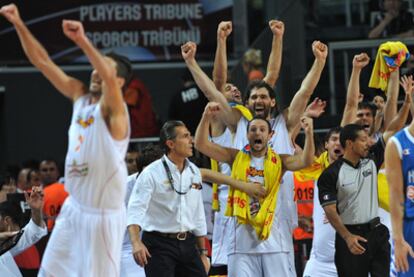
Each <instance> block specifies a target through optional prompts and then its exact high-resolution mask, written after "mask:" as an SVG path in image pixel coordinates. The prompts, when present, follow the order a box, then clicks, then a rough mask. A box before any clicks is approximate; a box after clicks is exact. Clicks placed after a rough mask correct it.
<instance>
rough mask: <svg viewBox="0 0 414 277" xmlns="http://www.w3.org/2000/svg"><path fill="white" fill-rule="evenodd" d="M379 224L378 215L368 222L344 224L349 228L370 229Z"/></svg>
mask: <svg viewBox="0 0 414 277" xmlns="http://www.w3.org/2000/svg"><path fill="white" fill-rule="evenodd" d="M380 225H381V221H380V218H379V217H374V218H373V219H371V220H370V221H369V222H368V223H363V224H347V225H345V226H346V227H347V228H348V229H349V230H361V231H371V230H374V229H375V228H377V227H378V226H380Z"/></svg>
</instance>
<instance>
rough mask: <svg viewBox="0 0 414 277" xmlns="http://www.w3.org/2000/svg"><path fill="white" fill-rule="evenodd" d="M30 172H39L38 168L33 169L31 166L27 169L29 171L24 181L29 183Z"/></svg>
mask: <svg viewBox="0 0 414 277" xmlns="http://www.w3.org/2000/svg"><path fill="white" fill-rule="evenodd" d="M32 173H37V174H39V173H40V172H39V170H38V169H33V168H31V169H30V170H29V172H28V173H27V177H26V182H27V183H28V184H29V183H30V181H31V180H32V176H31V175H32Z"/></svg>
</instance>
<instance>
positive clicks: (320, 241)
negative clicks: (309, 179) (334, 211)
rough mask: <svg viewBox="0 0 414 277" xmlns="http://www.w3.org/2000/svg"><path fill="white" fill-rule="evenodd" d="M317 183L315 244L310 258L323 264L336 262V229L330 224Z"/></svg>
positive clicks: (314, 223)
mask: <svg viewBox="0 0 414 277" xmlns="http://www.w3.org/2000/svg"><path fill="white" fill-rule="evenodd" d="M316 182H317V181H315V188H314V189H315V190H314V195H316V197H314V198H313V242H312V250H311V254H310V257H311V259H312V258H315V259H317V260H318V261H321V262H327V263H329V262H334V258H335V229H334V228H333V227H332V225H331V224H330V223H329V221H328V218H327V217H326V214H325V211H324V210H323V208H322V206H321V203H320V202H319V197H317V195H318V186H317V183H316Z"/></svg>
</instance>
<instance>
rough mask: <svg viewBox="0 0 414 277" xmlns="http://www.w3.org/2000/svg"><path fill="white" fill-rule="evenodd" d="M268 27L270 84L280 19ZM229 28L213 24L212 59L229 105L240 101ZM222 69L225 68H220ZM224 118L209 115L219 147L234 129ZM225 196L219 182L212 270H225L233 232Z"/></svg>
mask: <svg viewBox="0 0 414 277" xmlns="http://www.w3.org/2000/svg"><path fill="white" fill-rule="evenodd" d="M269 27H270V29H271V31H272V33H273V41H272V49H271V51H270V55H269V62H268V66H267V73H266V76H265V77H264V80H266V82H268V83H271V84H274V83H275V82H276V80H277V77H278V76H279V72H280V64H281V59H280V57H281V54H282V41H283V33H284V25H283V22H281V21H277V20H271V21H269ZM231 32H232V23H231V22H230V21H222V22H220V24H219V26H218V28H217V49H216V55H215V59H214V70H213V81H214V84H215V86H216V88H217V89H218V90H219V91H220V92H221V93H223V96H224V97H225V99H226V101H227V102H228V103H229V105H230V106H234V105H240V104H242V98H241V92H240V91H239V89H238V88H237V87H236V86H235V85H234V84H232V83H228V82H227V57H226V48H227V47H226V40H227V38H228V36H230V34H231ZM223 68H224V69H225V71H226V72H220V70H222V69H223ZM224 121H225V118H221V117H216V118H212V120H211V123H210V139H211V141H213V142H214V143H216V144H219V145H220V146H223V147H231V146H232V144H233V137H234V133H232V132H230V130H229V128H227V127H226V125H225V123H224ZM218 166H219V170H220V172H221V173H223V174H227V175H230V173H231V168H230V166H229V165H228V164H225V163H219V164H218ZM227 196H228V186H227V185H220V186H219V187H218V200H219V210H218V211H216V212H215V214H214V227H213V228H214V230H213V243H212V258H211V265H212V266H213V267H214V266H218V267H221V268H218V269H217V270H218V271H216V273H220V274H225V273H226V270H223V268H222V266H226V265H227V255H228V249H229V245H228V244H229V240H228V239H227V238H229V237H231V236H232V235H233V230H234V229H233V228H229V226H231V224H232V222H231V220H232V218H231V217H226V216H224V211H225V208H226V203H227Z"/></svg>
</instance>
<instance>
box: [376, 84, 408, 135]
mask: <svg viewBox="0 0 414 277" xmlns="http://www.w3.org/2000/svg"><path fill="white" fill-rule="evenodd" d="M401 86H402V87H403V88H404V91H405V99H404V103H403V105H402V106H401V108H400V110H399V111H398V114H397V115H396V116H394V118H393V119H392V121H391V122H390V124H389V125H388V127H387V129H385V132H384V134H383V138H384V142H385V143H387V142H388V140H389V138H391V137H392V136H393V135H394V134H395V133H396V132H398V131H399V130H401V129H402V128H404V126H405V123H406V122H407V118H408V114H409V113H410V108H411V105H412V104H413V92H414V91H413V89H414V86H413V78H412V76H410V77H408V78H407V77H406V76H404V77H403V78H401Z"/></svg>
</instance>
